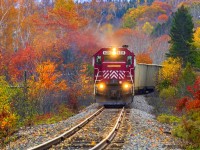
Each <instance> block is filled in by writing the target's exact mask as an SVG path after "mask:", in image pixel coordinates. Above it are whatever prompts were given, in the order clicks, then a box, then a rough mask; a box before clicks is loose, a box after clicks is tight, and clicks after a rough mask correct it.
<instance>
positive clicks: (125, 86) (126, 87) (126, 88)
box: [123, 83, 131, 90]
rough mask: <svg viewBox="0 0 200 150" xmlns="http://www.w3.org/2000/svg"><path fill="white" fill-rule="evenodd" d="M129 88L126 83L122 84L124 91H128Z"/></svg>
mask: <svg viewBox="0 0 200 150" xmlns="http://www.w3.org/2000/svg"><path fill="white" fill-rule="evenodd" d="M130 87H131V85H130V84H128V83H124V84H123V89H125V90H128V89H130Z"/></svg>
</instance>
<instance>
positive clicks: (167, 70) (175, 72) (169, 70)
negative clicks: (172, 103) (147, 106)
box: [158, 57, 181, 90]
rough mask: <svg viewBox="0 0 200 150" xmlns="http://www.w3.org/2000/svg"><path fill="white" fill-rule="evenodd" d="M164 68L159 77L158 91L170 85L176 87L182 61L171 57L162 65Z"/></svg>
mask: <svg viewBox="0 0 200 150" xmlns="http://www.w3.org/2000/svg"><path fill="white" fill-rule="evenodd" d="M162 66H163V67H162V68H161V69H160V70H159V75H158V89H159V90H162V89H163V88H168V87H169V86H170V85H172V86H176V85H177V83H178V80H179V77H180V73H181V60H180V59H179V58H172V57H169V58H168V59H167V60H165V61H164V62H163V63H162Z"/></svg>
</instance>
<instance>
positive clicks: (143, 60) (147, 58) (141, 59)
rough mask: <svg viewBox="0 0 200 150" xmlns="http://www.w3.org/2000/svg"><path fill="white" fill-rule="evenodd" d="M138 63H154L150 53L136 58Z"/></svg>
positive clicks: (140, 54) (141, 54)
mask: <svg viewBox="0 0 200 150" xmlns="http://www.w3.org/2000/svg"><path fill="white" fill-rule="evenodd" d="M136 60H137V63H145V64H152V63H153V61H152V59H151V57H150V55H149V53H139V54H137V56H136Z"/></svg>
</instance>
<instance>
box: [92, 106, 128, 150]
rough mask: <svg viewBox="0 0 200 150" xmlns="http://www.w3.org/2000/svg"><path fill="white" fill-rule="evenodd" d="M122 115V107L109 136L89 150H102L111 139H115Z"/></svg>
mask: <svg viewBox="0 0 200 150" xmlns="http://www.w3.org/2000/svg"><path fill="white" fill-rule="evenodd" d="M123 113H124V107H123V108H122V110H121V112H120V115H119V117H118V119H117V122H116V124H115V126H114V127H113V129H112V131H111V132H110V133H109V135H108V136H107V137H106V138H105V139H103V140H102V141H101V142H99V143H98V144H97V145H95V146H94V147H92V148H91V149H89V150H101V149H104V148H105V147H106V146H107V145H108V144H109V143H111V141H112V140H113V138H114V137H115V135H116V133H117V130H118V129H119V126H120V123H121V120H122V116H123Z"/></svg>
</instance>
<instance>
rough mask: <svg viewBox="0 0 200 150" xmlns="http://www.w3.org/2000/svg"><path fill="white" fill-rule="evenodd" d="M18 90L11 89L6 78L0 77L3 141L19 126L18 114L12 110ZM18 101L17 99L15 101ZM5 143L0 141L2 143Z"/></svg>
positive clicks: (0, 132)
mask: <svg viewBox="0 0 200 150" xmlns="http://www.w3.org/2000/svg"><path fill="white" fill-rule="evenodd" d="M16 95H17V90H16V89H12V88H11V87H9V84H8V83H7V82H6V81H5V77H3V76H0V137H1V140H3V139H4V138H5V137H6V136H8V135H10V134H11V133H12V132H13V131H14V129H15V128H16V124H17V119H18V117H17V114H16V113H15V112H14V109H13V108H12V105H13V102H14V99H15V96H16ZM15 100H17V99H15ZM1 142H3V141H0V143H1Z"/></svg>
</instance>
